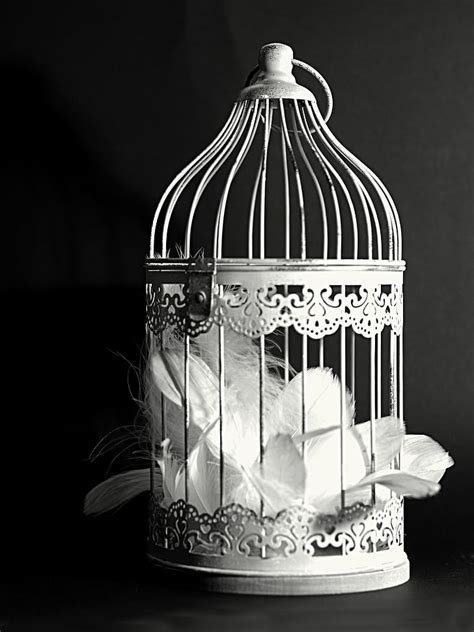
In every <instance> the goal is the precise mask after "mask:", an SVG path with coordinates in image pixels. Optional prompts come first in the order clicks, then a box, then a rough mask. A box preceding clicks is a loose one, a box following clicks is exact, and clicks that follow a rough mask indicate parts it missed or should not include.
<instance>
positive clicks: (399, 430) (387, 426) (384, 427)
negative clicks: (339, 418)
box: [352, 417, 405, 474]
mask: <svg viewBox="0 0 474 632" xmlns="http://www.w3.org/2000/svg"><path fill="white" fill-rule="evenodd" d="M352 432H353V433H354V436H355V437H356V438H357V439H358V440H359V445H360V447H361V449H362V453H363V455H364V459H365V465H366V472H367V474H369V473H370V468H371V465H370V421H365V422H364V423H360V424H355V426H353V427H352ZM404 436H405V427H404V424H403V422H402V421H401V420H400V419H398V418H397V417H382V418H381V419H375V420H374V446H375V467H376V469H384V468H386V467H388V466H389V465H390V463H391V462H392V461H393V459H394V458H395V456H396V455H397V454H398V453H399V452H400V448H401V446H402V442H403V439H404Z"/></svg>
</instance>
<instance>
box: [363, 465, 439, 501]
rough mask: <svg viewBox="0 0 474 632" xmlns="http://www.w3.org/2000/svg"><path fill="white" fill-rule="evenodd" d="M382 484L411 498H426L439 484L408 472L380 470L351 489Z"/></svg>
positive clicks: (400, 494) (436, 489)
mask: <svg viewBox="0 0 474 632" xmlns="http://www.w3.org/2000/svg"><path fill="white" fill-rule="evenodd" d="M374 484H378V485H384V486H385V487H388V488H389V489H391V490H392V491H394V492H395V493H396V494H398V495H399V496H410V497H411V498H426V497H427V496H433V495H434V494H437V493H438V491H439V490H440V485H439V484H438V483H435V482H433V481H430V480H427V479H424V478H420V477H419V476H414V475H413V474H410V473H409V472H404V471H399V470H381V471H380V472H374V473H373V474H368V475H367V476H365V477H364V478H363V479H362V480H361V481H359V483H358V484H357V485H354V486H353V488H352V490H351V491H355V490H358V489H362V488H364V487H367V486H368V485H374Z"/></svg>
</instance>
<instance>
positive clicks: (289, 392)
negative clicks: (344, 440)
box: [277, 367, 354, 434]
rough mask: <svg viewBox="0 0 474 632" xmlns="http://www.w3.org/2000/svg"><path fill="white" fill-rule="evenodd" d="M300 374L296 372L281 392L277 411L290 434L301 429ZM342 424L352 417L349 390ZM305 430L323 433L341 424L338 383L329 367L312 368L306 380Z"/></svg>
mask: <svg viewBox="0 0 474 632" xmlns="http://www.w3.org/2000/svg"><path fill="white" fill-rule="evenodd" d="M302 381H303V378H302V374H301V373H298V374H297V375H296V376H295V377H294V378H293V379H292V380H291V381H290V382H289V383H288V384H287V385H286V387H285V388H284V389H283V391H282V393H281V395H280V397H279V399H278V401H277V409H280V415H281V416H282V418H283V419H284V421H285V422H286V425H287V427H289V428H291V432H292V433H293V434H295V433H298V432H299V429H300V428H301V413H302ZM344 401H345V410H344V425H345V426H349V425H350V424H351V423H352V420H353V418H354V402H353V400H352V396H351V394H350V392H349V391H347V392H346V396H345V399H344ZM305 410H306V431H307V432H311V431H313V430H323V429H327V428H329V427H332V426H339V425H340V424H341V383H340V382H339V379H338V378H337V376H335V375H334V374H333V372H332V371H331V369H328V368H319V367H318V368H312V369H308V370H307V371H306V379H305Z"/></svg>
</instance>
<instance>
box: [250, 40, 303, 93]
mask: <svg viewBox="0 0 474 632" xmlns="http://www.w3.org/2000/svg"><path fill="white" fill-rule="evenodd" d="M258 65H259V68H260V71H261V72H262V73H263V74H264V75H265V78H266V79H267V80H268V79H271V78H272V79H274V80H276V81H288V82H289V83H296V79H295V78H294V76H293V49H292V48H290V46H287V45H286V44H265V46H262V48H261V49H260V53H259V55H258Z"/></svg>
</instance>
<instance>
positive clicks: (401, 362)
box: [398, 329, 405, 469]
mask: <svg viewBox="0 0 474 632" xmlns="http://www.w3.org/2000/svg"><path fill="white" fill-rule="evenodd" d="M399 345H400V354H399V363H400V364H399V367H400V368H399V389H400V394H399V398H400V399H399V406H400V411H399V415H400V419H401V420H402V421H405V419H404V410H403V329H402V330H400V335H399ZM402 460H403V450H402V448H400V455H399V458H398V467H399V468H400V469H401V468H402Z"/></svg>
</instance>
